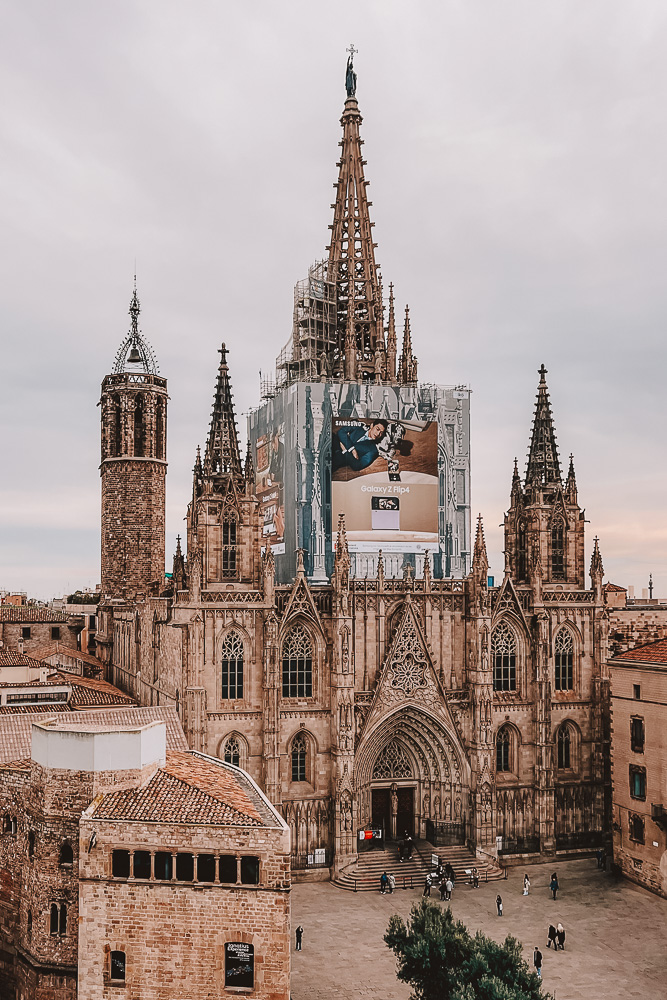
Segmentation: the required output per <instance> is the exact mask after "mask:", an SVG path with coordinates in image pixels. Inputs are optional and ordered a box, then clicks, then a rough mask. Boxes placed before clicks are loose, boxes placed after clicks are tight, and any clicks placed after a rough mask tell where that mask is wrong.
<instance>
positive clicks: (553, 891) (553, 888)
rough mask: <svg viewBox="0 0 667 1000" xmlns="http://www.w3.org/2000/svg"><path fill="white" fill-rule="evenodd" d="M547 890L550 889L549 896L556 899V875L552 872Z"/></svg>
mask: <svg viewBox="0 0 667 1000" xmlns="http://www.w3.org/2000/svg"><path fill="white" fill-rule="evenodd" d="M549 888H550V889H551V895H552V896H553V898H554V899H555V898H556V893H557V892H558V875H556V872H554V873H553V874H552V876H551V882H549Z"/></svg>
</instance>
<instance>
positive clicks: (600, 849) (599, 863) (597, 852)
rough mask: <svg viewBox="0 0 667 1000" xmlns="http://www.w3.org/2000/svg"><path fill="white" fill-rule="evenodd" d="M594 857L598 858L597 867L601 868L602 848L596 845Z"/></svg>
mask: <svg viewBox="0 0 667 1000" xmlns="http://www.w3.org/2000/svg"><path fill="white" fill-rule="evenodd" d="M595 857H596V858H597V859H598V868H602V848H601V847H598V849H597V851H596V852H595Z"/></svg>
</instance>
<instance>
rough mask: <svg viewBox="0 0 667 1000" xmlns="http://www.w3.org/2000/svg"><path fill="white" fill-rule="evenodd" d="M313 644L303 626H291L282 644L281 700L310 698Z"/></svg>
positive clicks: (311, 692) (311, 691) (311, 690)
mask: <svg viewBox="0 0 667 1000" xmlns="http://www.w3.org/2000/svg"><path fill="white" fill-rule="evenodd" d="M312 694H313V642H312V639H311V637H310V635H309V634H308V632H307V630H306V629H305V628H304V626H303V625H293V626H292V628H291V629H290V630H289V632H288V633H287V635H286V636H285V641H284V643H283V698H311V697H312Z"/></svg>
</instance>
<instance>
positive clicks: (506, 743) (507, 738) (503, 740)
mask: <svg viewBox="0 0 667 1000" xmlns="http://www.w3.org/2000/svg"><path fill="white" fill-rule="evenodd" d="M511 751H512V733H511V732H510V728H509V726H502V728H501V729H499V730H498V735H497V736H496V771H498V772H499V773H505V772H508V771H511V770H512V767H511V758H512V753H511Z"/></svg>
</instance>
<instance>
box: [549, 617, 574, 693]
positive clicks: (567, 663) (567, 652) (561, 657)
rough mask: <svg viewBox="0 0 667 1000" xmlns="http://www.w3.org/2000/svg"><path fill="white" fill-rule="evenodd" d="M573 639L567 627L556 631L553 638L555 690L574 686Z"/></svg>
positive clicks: (565, 689)
mask: <svg viewBox="0 0 667 1000" xmlns="http://www.w3.org/2000/svg"><path fill="white" fill-rule="evenodd" d="M573 664H574V640H573V638H572V633H571V632H570V630H569V629H567V628H562V629H561V630H560V632H557V633H556V638H555V640H554V686H555V688H556V691H571V690H572V689H573V687H574V670H573Z"/></svg>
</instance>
